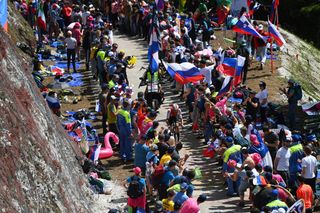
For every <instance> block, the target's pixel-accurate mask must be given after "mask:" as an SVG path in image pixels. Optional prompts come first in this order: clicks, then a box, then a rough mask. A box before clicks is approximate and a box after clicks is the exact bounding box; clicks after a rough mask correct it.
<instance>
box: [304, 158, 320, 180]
mask: <svg viewBox="0 0 320 213" xmlns="http://www.w3.org/2000/svg"><path fill="white" fill-rule="evenodd" d="M301 166H302V168H305V173H304V175H303V177H304V178H307V179H311V178H314V177H315V173H314V170H315V168H316V166H317V159H316V158H315V157H314V156H312V155H309V156H306V157H304V158H302V163H301Z"/></svg>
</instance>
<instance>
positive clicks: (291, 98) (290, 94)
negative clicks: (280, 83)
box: [279, 79, 298, 130]
mask: <svg viewBox="0 0 320 213" xmlns="http://www.w3.org/2000/svg"><path fill="white" fill-rule="evenodd" d="M294 85H295V82H294V80H292V79H289V80H288V86H287V88H279V90H280V91H281V92H283V93H284V94H285V95H286V96H287V98H288V104H289V105H288V120H289V125H288V126H289V128H290V130H294V128H295V122H296V115H295V114H296V109H297V106H298V99H297V98H296V94H295V93H296V92H295V88H294Z"/></svg>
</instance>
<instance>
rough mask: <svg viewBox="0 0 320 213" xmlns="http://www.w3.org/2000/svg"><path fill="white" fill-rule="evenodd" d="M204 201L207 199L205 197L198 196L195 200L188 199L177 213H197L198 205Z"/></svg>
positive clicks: (198, 210)
mask: <svg viewBox="0 0 320 213" xmlns="http://www.w3.org/2000/svg"><path fill="white" fill-rule="evenodd" d="M206 200H207V197H206V196H205V195H200V196H199V197H198V199H197V200H195V199H194V198H189V199H187V200H186V201H185V202H184V203H183V205H182V207H181V209H180V211H179V213H198V212H200V207H199V204H200V203H203V202H204V201H206Z"/></svg>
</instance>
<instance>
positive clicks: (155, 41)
mask: <svg viewBox="0 0 320 213" xmlns="http://www.w3.org/2000/svg"><path fill="white" fill-rule="evenodd" d="M159 50H160V32H159V21H158V18H157V15H156V14H154V15H153V19H152V26H151V36H150V42H149V49H148V60H149V66H150V69H151V72H152V73H154V72H157V71H158V70H159V64H160V60H159Z"/></svg>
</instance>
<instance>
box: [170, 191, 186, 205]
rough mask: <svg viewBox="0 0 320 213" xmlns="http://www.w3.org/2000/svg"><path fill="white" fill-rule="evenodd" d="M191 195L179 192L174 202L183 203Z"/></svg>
mask: <svg viewBox="0 0 320 213" xmlns="http://www.w3.org/2000/svg"><path fill="white" fill-rule="evenodd" d="M188 198H189V197H188V196H187V195H186V194H185V193H184V192H178V193H177V194H176V195H175V196H174V198H173V202H174V203H178V204H180V205H182V204H183V203H184V201H186V200H187V199H188Z"/></svg>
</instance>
